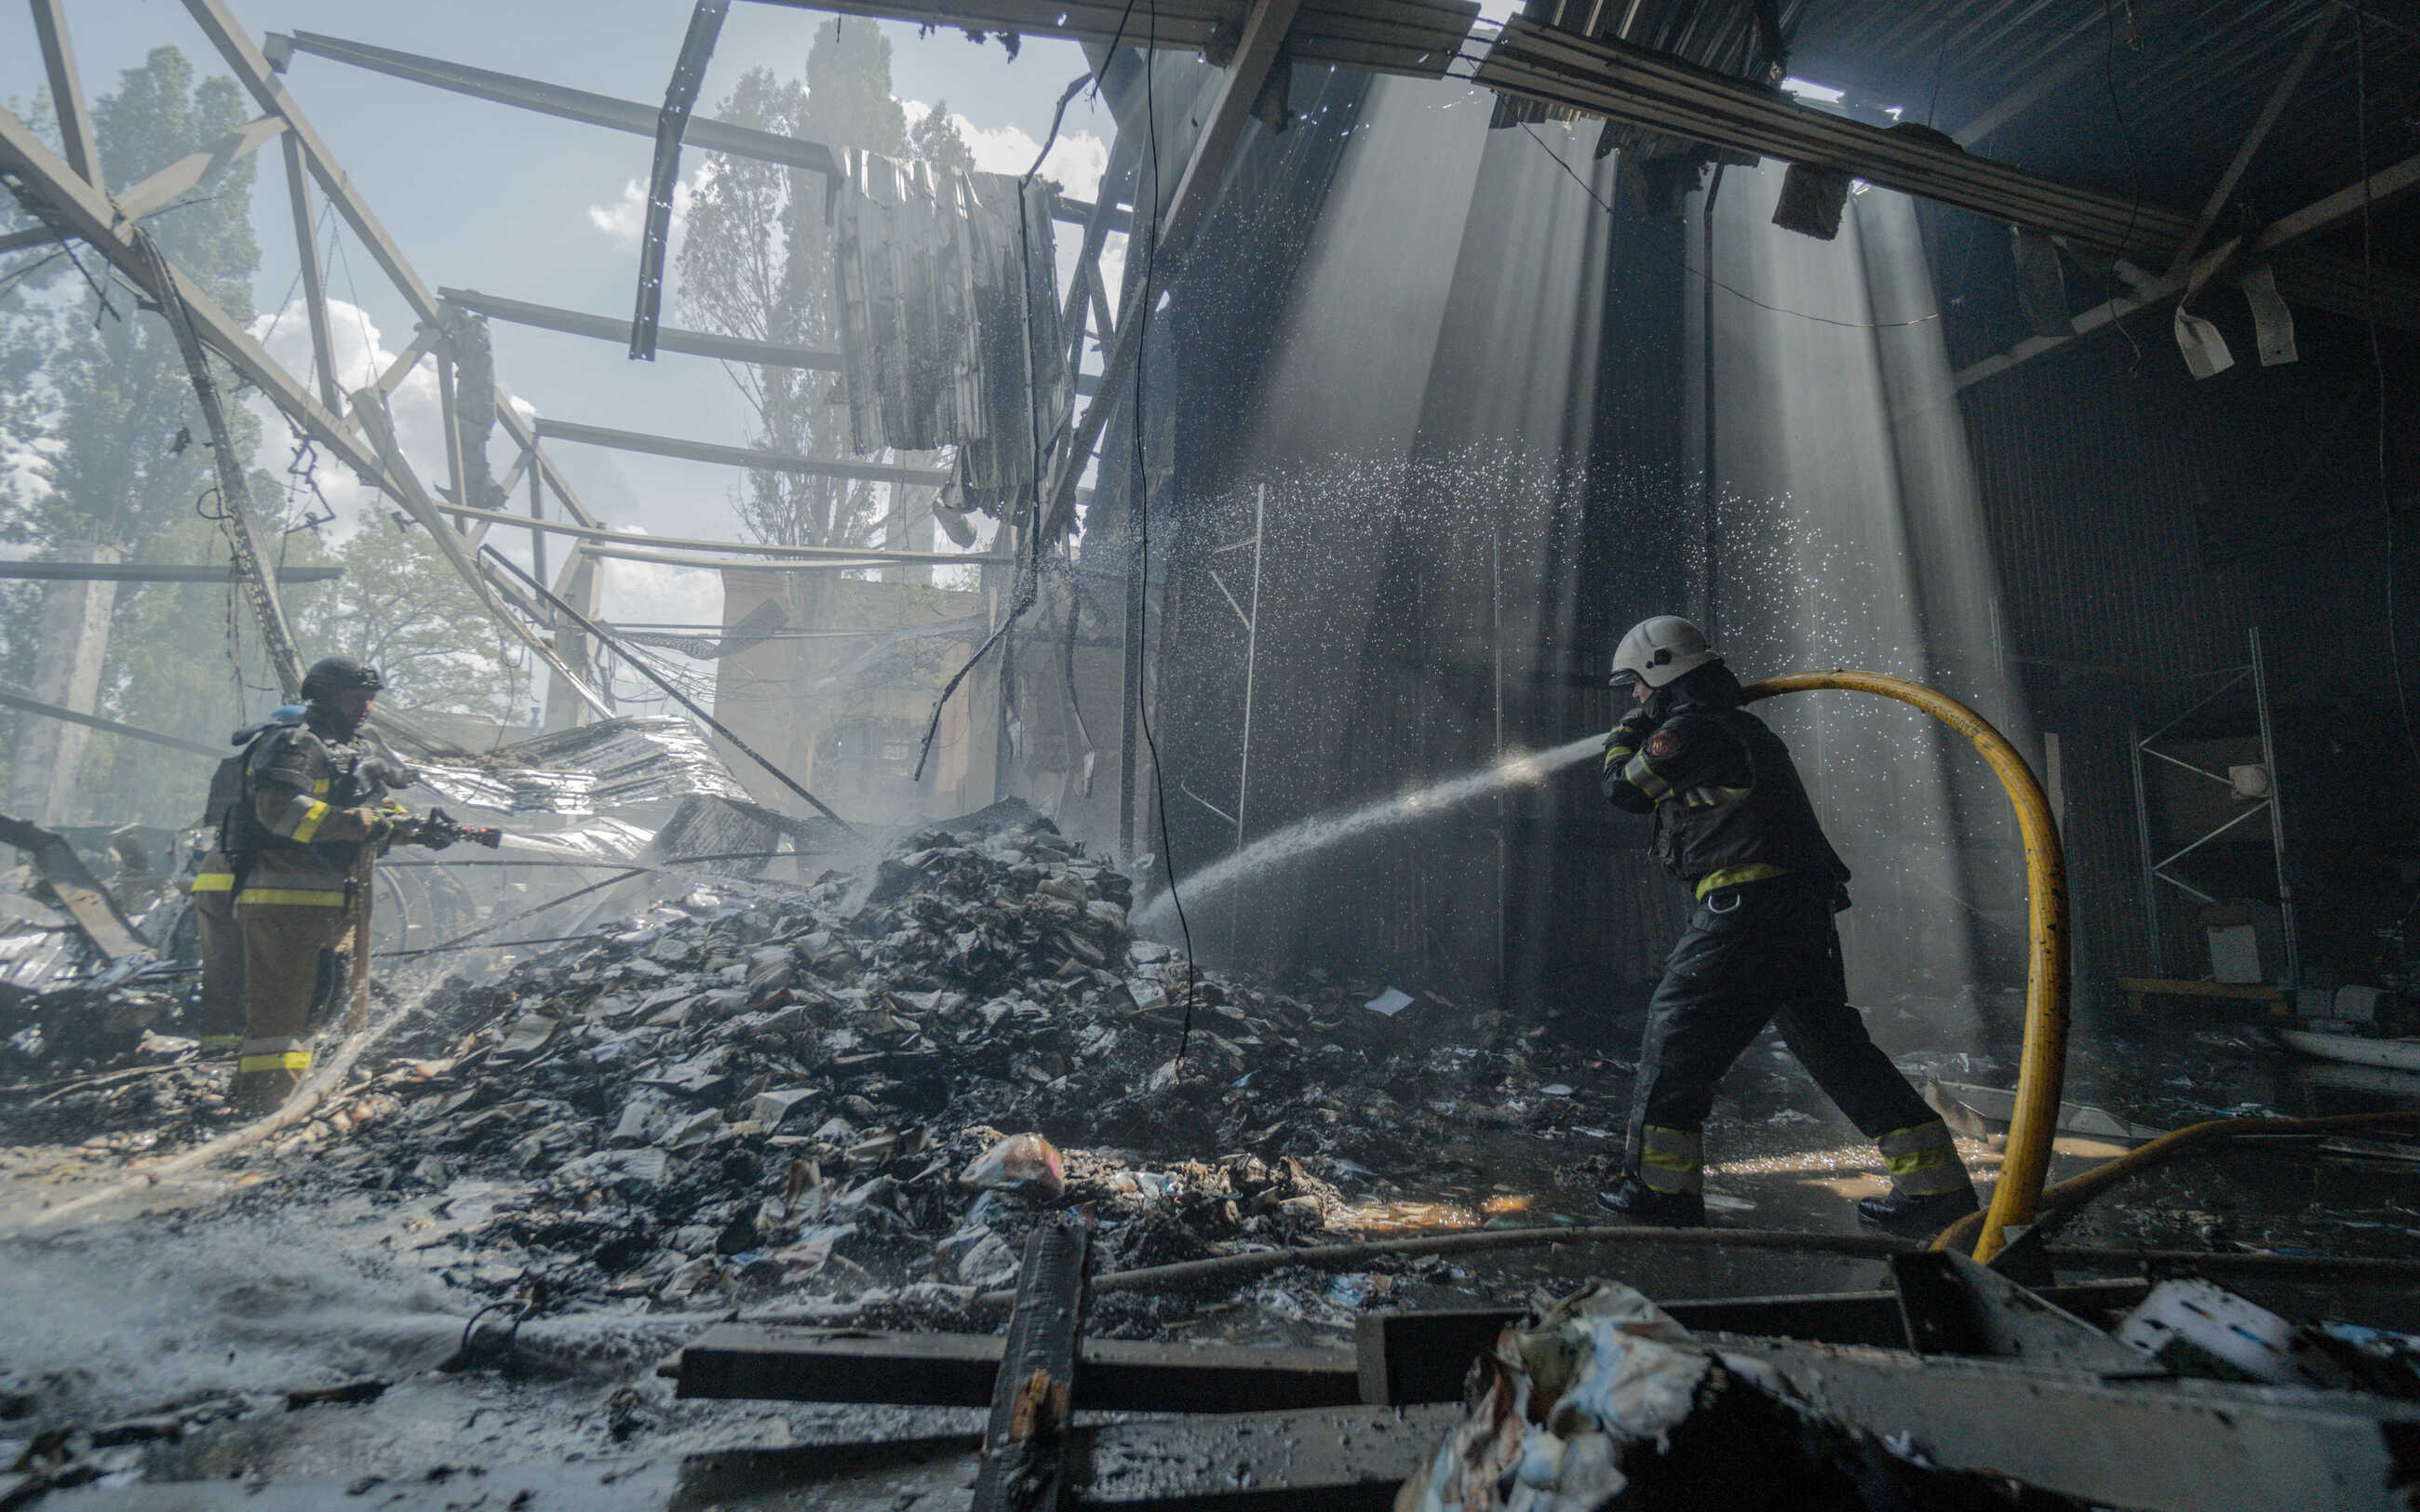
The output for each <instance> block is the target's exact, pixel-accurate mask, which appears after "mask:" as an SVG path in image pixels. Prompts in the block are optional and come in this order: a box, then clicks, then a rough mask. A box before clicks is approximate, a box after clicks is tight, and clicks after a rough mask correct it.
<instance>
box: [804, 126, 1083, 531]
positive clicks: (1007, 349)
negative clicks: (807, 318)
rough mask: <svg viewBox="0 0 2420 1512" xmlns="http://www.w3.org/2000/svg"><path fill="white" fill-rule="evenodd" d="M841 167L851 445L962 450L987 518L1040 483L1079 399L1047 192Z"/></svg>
mask: <svg viewBox="0 0 2420 1512" xmlns="http://www.w3.org/2000/svg"><path fill="white" fill-rule="evenodd" d="M846 168H847V173H846V179H845V183H844V184H842V185H841V186H840V187H839V188H838V190H837V192H836V193H835V195H834V198H833V203H832V210H831V216H832V232H833V242H832V274H833V283H834V285H835V286H836V287H837V288H838V290H839V292H840V300H841V367H842V376H843V385H844V387H845V392H846V393H847V395H848V406H849V430H850V441H851V444H852V446H853V447H854V449H855V450H856V451H857V452H858V453H859V454H860V455H863V454H866V453H870V452H875V451H878V450H881V449H883V448H886V447H888V448H892V449H895V450H900V451H928V450H931V449H933V448H936V447H941V446H955V447H957V448H958V471H957V477H956V479H955V480H954V483H953V484H952V490H953V493H954V495H957V496H959V498H960V499H962V500H963V505H964V507H971V508H985V509H988V508H991V507H993V505H994V503H995V502H996V501H997V498H998V496H999V495H1000V494H1001V492H1003V491H1005V490H1008V489H1012V488H1018V487H1024V486H1031V485H1032V482H1033V480H1034V476H1035V462H1036V459H1037V457H1038V456H1039V455H1040V454H1041V453H1042V452H1043V451H1044V450H1046V449H1047V447H1048V445H1049V443H1050V441H1051V440H1052V439H1053V438H1054V437H1056V436H1057V434H1058V433H1059V431H1060V429H1061V428H1062V427H1063V425H1064V424H1066V419H1067V415H1068V413H1069V410H1070V409H1071V408H1072V406H1073V404H1074V402H1075V388H1074V381H1073V376H1072V374H1071V372H1070V370H1069V368H1068V365H1067V362H1066V349H1067V347H1066V342H1065V340H1064V339H1063V337H1062V335H1061V333H1060V304H1059V273H1058V259H1057V256H1056V255H1055V252H1054V243H1053V241H1052V239H1051V229H1050V206H1051V199H1052V193H1053V192H1052V189H1051V186H1050V185H1049V184H1048V183H1047V182H1044V181H1042V180H1040V179H1036V180H1035V181H1034V182H1032V183H1031V184H1026V183H1023V182H1021V181H1020V180H1018V179H1016V178H1012V177H1008V176H1006V175H1004V174H986V173H971V174H970V173H955V172H951V171H948V170H936V169H935V168H934V167H933V166H932V165H931V164H930V163H924V162H895V161H893V160H892V159H889V158H884V157H877V156H876V155H875V154H873V153H866V152H851V153H849V154H847V155H846ZM1020 343H1021V344H1022V345H1021V346H1020Z"/></svg>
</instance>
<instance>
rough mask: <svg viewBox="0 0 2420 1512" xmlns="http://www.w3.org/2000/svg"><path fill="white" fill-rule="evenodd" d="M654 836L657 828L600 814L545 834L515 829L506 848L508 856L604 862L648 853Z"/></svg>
mask: <svg viewBox="0 0 2420 1512" xmlns="http://www.w3.org/2000/svg"><path fill="white" fill-rule="evenodd" d="M655 838H656V835H655V831H653V830H651V829H646V828H644V827H642V826H640V825H633V824H628V823H625V822H624V821H622V820H619V819H608V818H602V817H600V818H596V819H591V820H589V821H588V822H587V823H586V824H583V825H576V826H575V827H573V828H570V829H557V830H552V831H550V832H548V833H545V834H529V833H526V832H520V831H516V832H515V833H513V834H510V835H507V836H505V837H504V847H503V850H504V856H505V857H506V858H507V859H516V858H528V859H535V858H539V857H543V858H546V859H549V860H560V861H595V862H597V863H599V864H605V863H611V862H617V861H635V860H637V859H638V858H639V857H640V856H644V855H645V854H646V853H647V846H648V845H649V844H650V843H651V842H652V841H654V840H655Z"/></svg>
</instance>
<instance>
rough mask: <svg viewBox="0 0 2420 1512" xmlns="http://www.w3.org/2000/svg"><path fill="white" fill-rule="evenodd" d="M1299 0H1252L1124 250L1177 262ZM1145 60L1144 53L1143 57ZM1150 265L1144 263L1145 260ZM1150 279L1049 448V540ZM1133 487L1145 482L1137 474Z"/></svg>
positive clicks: (1114, 385) (1119, 383)
mask: <svg viewBox="0 0 2420 1512" xmlns="http://www.w3.org/2000/svg"><path fill="white" fill-rule="evenodd" d="M1298 8H1299V0H1252V7H1251V9H1250V10H1249V12H1248V13H1247V14H1246V16H1245V18H1244V25H1243V31H1242V34H1241V36H1240V38H1239V39H1238V40H1237V41H1236V43H1235V50H1234V54H1233V57H1232V58H1231V59H1230V61H1229V62H1228V64H1227V68H1226V70H1225V75H1224V77H1222V78H1221V79H1220V80H1219V82H1218V95H1217V97H1216V98H1215V99H1214V100H1212V102H1211V104H1210V108H1209V111H1208V114H1207V116H1205V117H1204V119H1203V123H1202V131H1201V133H1200V135H1198V136H1197V137H1195V139H1194V143H1193V151H1192V153H1191V155H1190V156H1189V157H1188V158H1187V161H1186V164H1185V169H1184V172H1183V173H1182V174H1181V175H1180V176H1179V177H1178V178H1177V187H1176V193H1175V196H1174V197H1173V198H1172V199H1170V200H1168V201H1167V202H1166V203H1167V205H1168V209H1167V211H1166V212H1165V213H1164V214H1162V215H1161V216H1160V217H1159V220H1158V224H1157V226H1156V228H1155V229H1154V230H1152V231H1150V232H1149V233H1147V234H1148V235H1150V236H1151V237H1152V239H1153V240H1152V246H1151V248H1150V250H1149V251H1146V250H1145V249H1143V248H1141V247H1138V246H1136V245H1135V244H1134V240H1133V239H1132V238H1129V239H1128V240H1127V245H1126V256H1127V257H1128V258H1129V259H1133V258H1137V257H1144V258H1147V259H1154V260H1156V259H1158V258H1166V259H1168V261H1169V263H1170V265H1171V267H1180V268H1181V267H1182V266H1183V265H1184V261H1185V254H1186V250H1187V247H1188V246H1189V245H1190V244H1191V242H1192V239H1193V233H1194V230H1195V229H1196V228H1197V227H1198V226H1200V225H1201V224H1202V218H1203V217H1204V216H1205V215H1206V214H1207V213H1208V212H1209V208H1210V205H1211V202H1212V200H1213V199H1214V198H1215V197H1216V196H1217V193H1218V183H1219V180H1220V179H1221V178H1222V177H1225V175H1226V172H1227V163H1228V162H1229V160H1230V159H1231V158H1232V157H1233V155H1234V149H1235V143H1236V141H1237V139H1238V138H1239V137H1241V136H1242V134H1243V131H1244V124H1245V122H1247V121H1249V120H1250V119H1251V116H1252V102H1253V101H1254V100H1258V99H1259V98H1260V94H1261V85H1263V84H1264V83H1266V82H1267V80H1268V76H1269V69H1271V68H1273V67H1274V66H1275V65H1276V63H1277V60H1278V54H1279V50H1280V48H1281V47H1282V46H1283V45H1284V43H1285V40H1286V33H1287V29H1288V28H1289V27H1291V26H1292V25H1293V24H1294V20H1295V11H1296V10H1297V9H1298ZM1145 66H1146V67H1148V66H1149V60H1148V59H1146V60H1145ZM1140 175H1141V170H1140V168H1138V170H1137V177H1136V179H1135V185H1136V190H1135V195H1134V208H1135V218H1136V220H1137V221H1138V222H1140V221H1141V219H1142V218H1143V215H1144V212H1145V198H1146V196H1145V193H1144V191H1143V189H1142V178H1141V177H1140ZM1158 196H1159V175H1158V165H1157V164H1156V163H1155V164H1153V165H1152V184H1151V189H1150V191H1149V197H1150V198H1151V199H1152V200H1153V201H1157V199H1158ZM1145 266H1148V263H1146V264H1145ZM1152 283H1153V281H1152V280H1150V279H1147V278H1136V279H1130V280H1128V281H1127V284H1126V289H1125V299H1124V300H1123V301H1121V303H1120V307H1119V310H1118V320H1117V329H1116V332H1115V334H1114V335H1113V336H1112V337H1111V339H1110V341H1109V348H1108V350H1107V352H1106V353H1105V354H1104V356H1103V358H1102V363H1101V377H1100V390H1099V392H1098V393H1095V394H1094V396H1093V402H1092V403H1091V404H1088V405H1086V406H1085V407H1084V413H1083V415H1082V417H1081V418H1079V419H1078V421H1077V422H1076V425H1075V428H1074V430H1073V431H1072V432H1071V433H1070V435H1069V436H1068V439H1067V444H1066V445H1065V446H1063V447H1062V448H1060V449H1059V451H1058V452H1056V453H1055V454H1053V455H1052V457H1051V461H1050V471H1049V474H1048V478H1047V482H1046V483H1045V484H1044V486H1043V498H1042V511H1041V514H1042V531H1041V540H1042V541H1044V542H1050V541H1055V540H1057V539H1059V538H1060V537H1061V536H1063V535H1064V534H1066V533H1067V530H1068V528H1069V527H1070V526H1071V525H1072V524H1073V523H1074V521H1075V513H1076V486H1077V484H1078V481H1079V480H1080V479H1081V478H1082V477H1083V473H1084V466H1085V464H1086V463H1087V462H1089V461H1090V460H1091V459H1092V455H1093V448H1094V447H1095V446H1097V445H1099V444H1100V440H1101V432H1102V431H1103V430H1105V429H1106V428H1108V425H1109V416H1110V415H1111V414H1112V413H1114V412H1115V410H1116V409H1117V406H1118V401H1119V399H1120V398H1121V396H1122V395H1121V392H1120V391H1121V390H1123V389H1124V388H1125V383H1126V380H1127V378H1130V377H1132V376H1133V373H1134V370H1135V364H1136V363H1139V362H1140V361H1141V358H1142V341H1143V335H1144V333H1145V332H1146V331H1148V329H1149V328H1150V324H1151V322H1150V319H1149V317H1148V312H1149V309H1150V304H1151V301H1153V300H1156V299H1157V298H1158V297H1159V294H1160V290H1159V289H1156V288H1154V287H1153V286H1152ZM1135 486H1136V487H1137V488H1138V489H1140V488H1141V487H1142V486H1143V484H1142V482H1141V480H1140V479H1137V480H1136V485H1135Z"/></svg>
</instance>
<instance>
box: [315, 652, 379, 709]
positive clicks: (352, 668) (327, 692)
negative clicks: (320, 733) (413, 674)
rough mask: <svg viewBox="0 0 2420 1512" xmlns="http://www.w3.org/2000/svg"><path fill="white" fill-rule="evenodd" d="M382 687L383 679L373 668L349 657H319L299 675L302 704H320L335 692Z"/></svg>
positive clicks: (372, 691)
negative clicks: (309, 668)
mask: <svg viewBox="0 0 2420 1512" xmlns="http://www.w3.org/2000/svg"><path fill="white" fill-rule="evenodd" d="M382 687H386V679H385V678H383V677H380V675H379V671H378V669H377V668H375V667H365V666H363V665H362V664H361V663H360V662H358V661H355V660H354V659H353V658H352V657H350V656H322V657H320V658H319V659H318V661H315V662H313V663H312V664H311V670H310V671H307V672H304V673H303V674H302V699H303V702H306V703H324V702H329V701H331V700H333V699H334V698H335V696H336V695H337V694H339V693H350V692H356V691H358V692H365V693H375V692H377V691H378V690H379V689H380V688H382Z"/></svg>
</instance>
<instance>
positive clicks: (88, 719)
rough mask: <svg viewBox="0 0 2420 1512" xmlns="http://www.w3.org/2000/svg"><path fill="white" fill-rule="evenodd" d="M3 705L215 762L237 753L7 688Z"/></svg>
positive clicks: (0, 701) (0, 691)
mask: <svg viewBox="0 0 2420 1512" xmlns="http://www.w3.org/2000/svg"><path fill="white" fill-rule="evenodd" d="M0 708H8V709H15V710H18V711H19V712H21V713H23V714H34V715H39V716H40V717H43V718H45V719H58V720H62V721H64V722H65V723H68V724H80V725H83V726H85V727H86V728H87V729H92V730H105V731H107V732H109V733H111V734H113V735H124V736H125V737H126V738H127V739H129V740H147V741H149V742H150V743H151V744H153V745H155V746H165V747H167V748H169V749H171V750H181V751H185V752H187V753H189V754H191V755H194V756H208V757H209V758H210V759H211V760H212V761H217V760H219V759H220V758H222V757H225V756H229V755H232V754H234V750H233V748H231V747H225V746H205V745H203V744H202V743H201V742H200V741H198V740H186V739H183V738H182V737H180V736H178V735H163V734H162V733H160V732H158V731H156V730H146V729H144V728H143V727H142V726H141V725H133V724H121V723H120V722H118V721H117V720H116V719H104V718H102V717H101V716H100V715H97V714H80V713H78V712H77V711H76V710H74V709H67V708H61V707H60V706H59V705H58V704H55V703H46V702H43V701H41V700H40V699H29V698H27V697H26V696H25V695H24V694H23V693H11V692H9V691H8V690H7V689H6V688H0Z"/></svg>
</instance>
